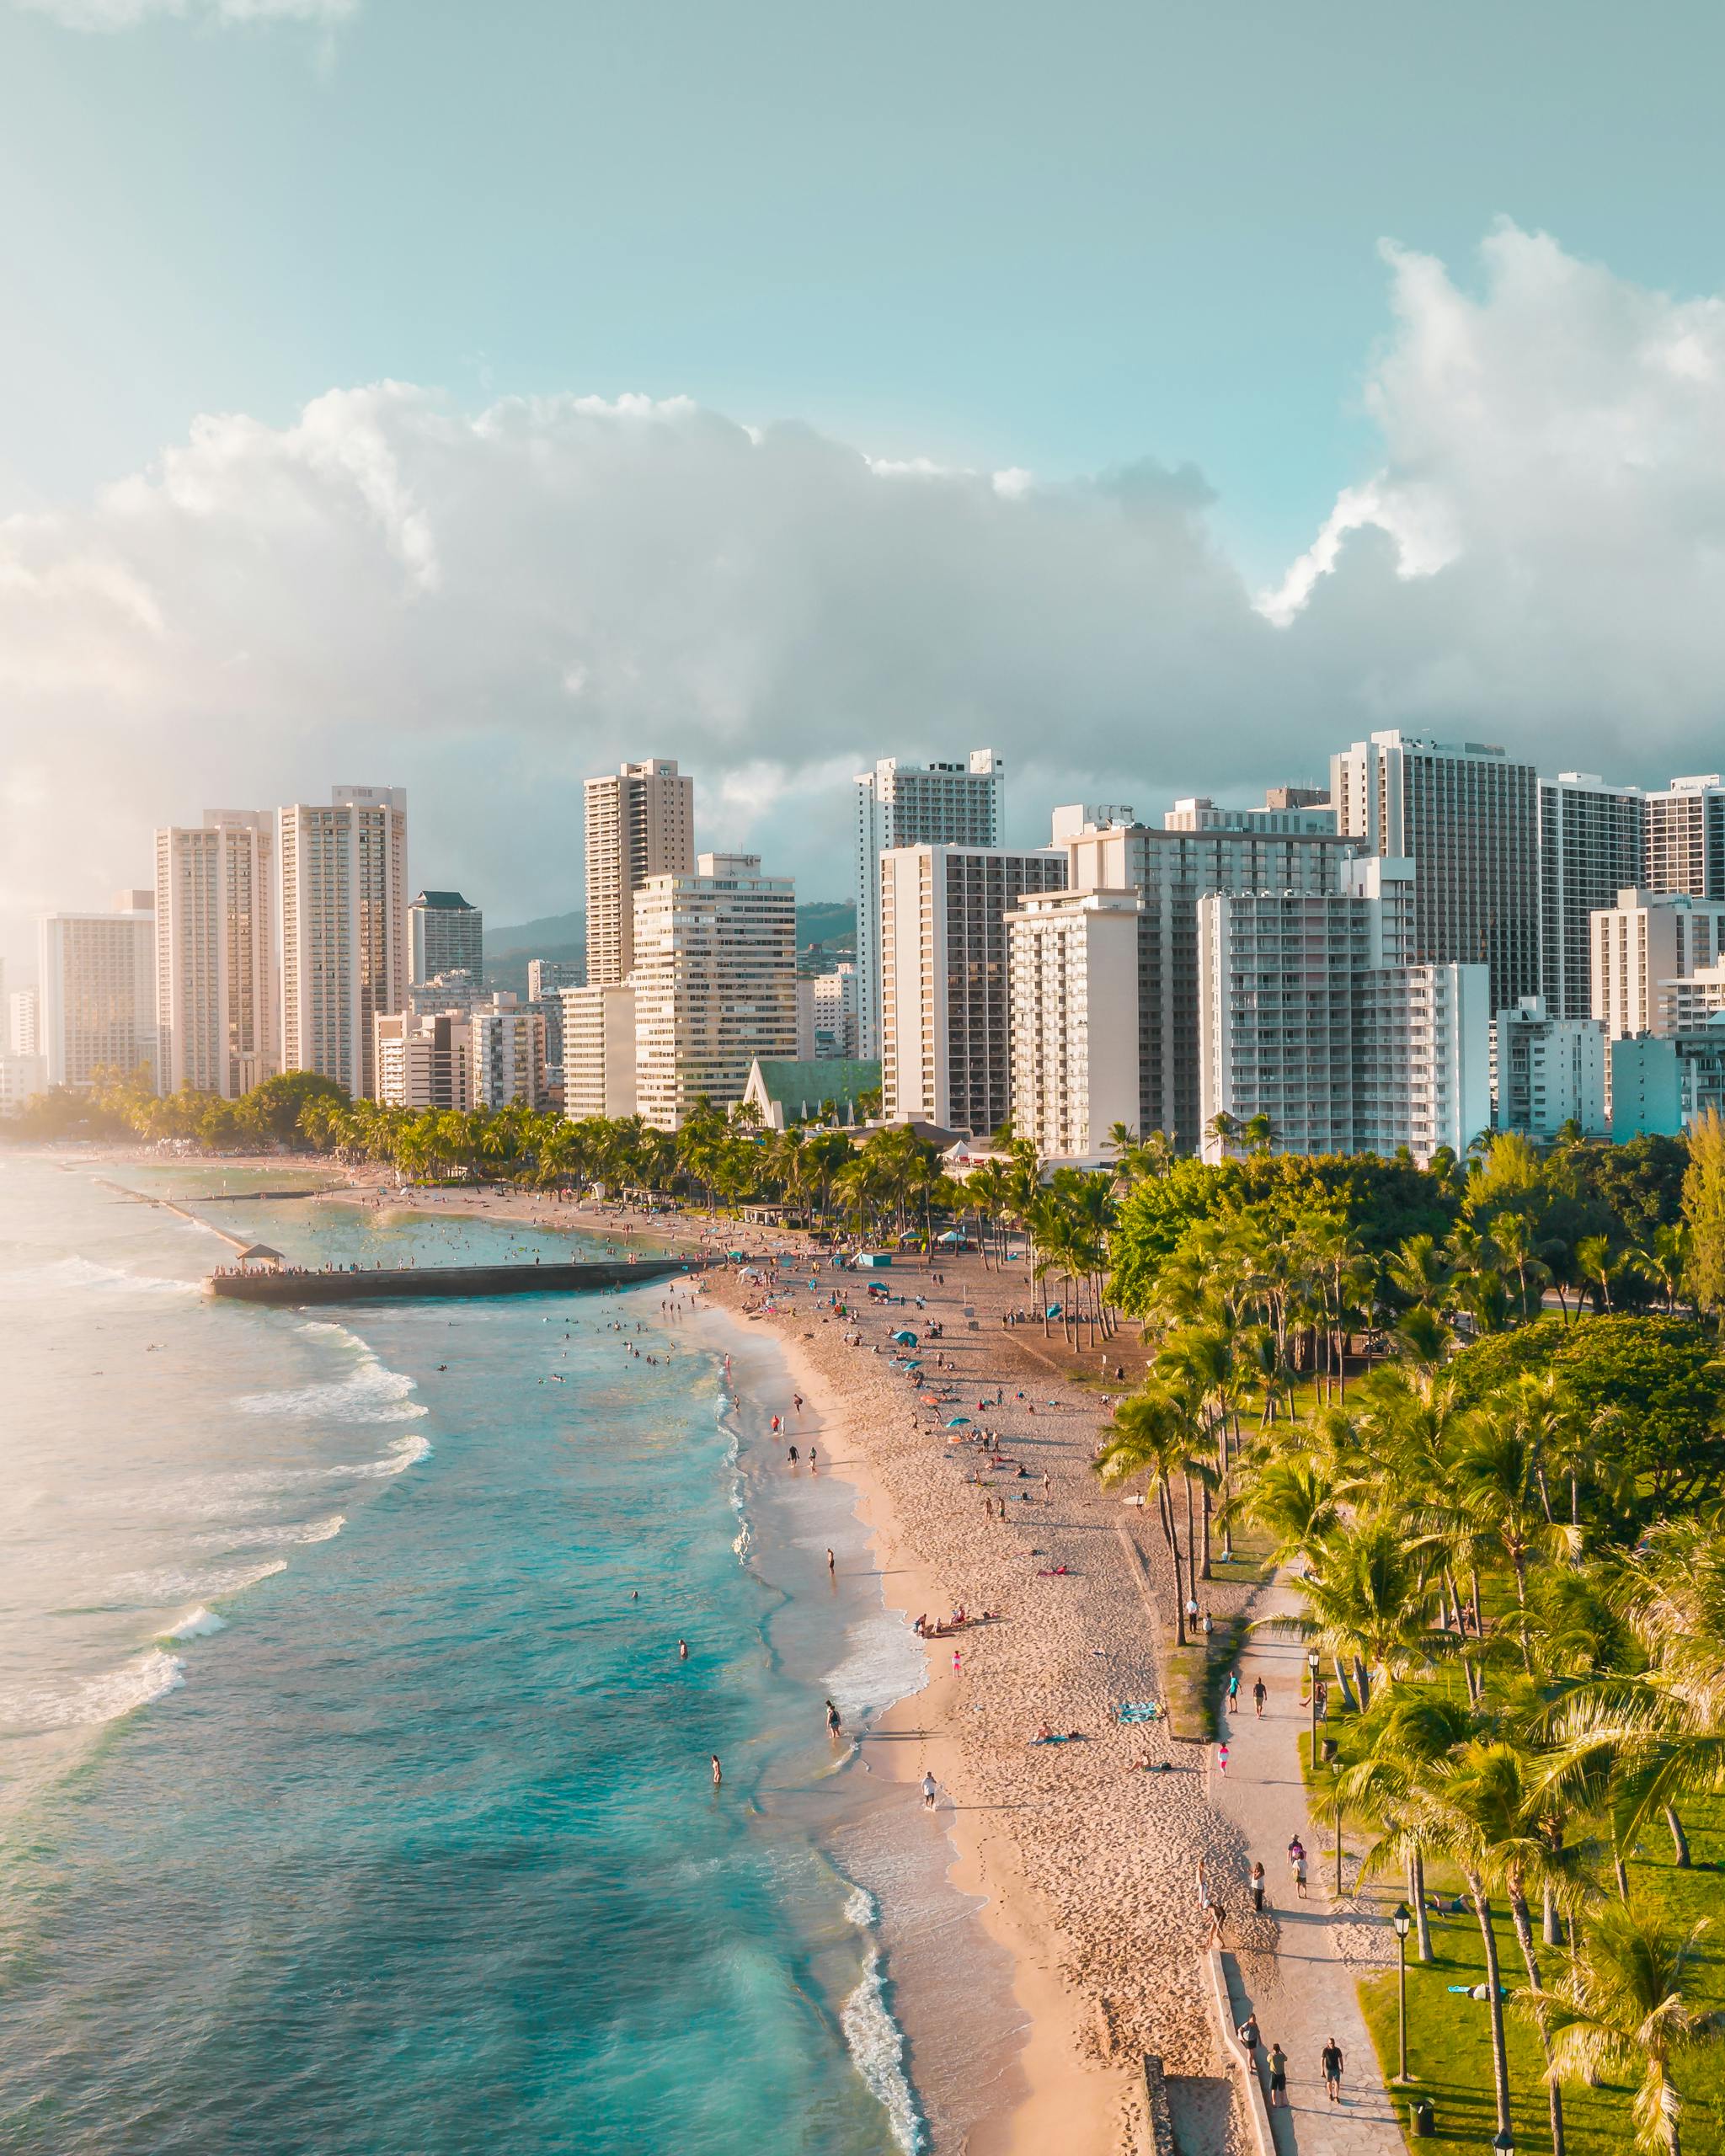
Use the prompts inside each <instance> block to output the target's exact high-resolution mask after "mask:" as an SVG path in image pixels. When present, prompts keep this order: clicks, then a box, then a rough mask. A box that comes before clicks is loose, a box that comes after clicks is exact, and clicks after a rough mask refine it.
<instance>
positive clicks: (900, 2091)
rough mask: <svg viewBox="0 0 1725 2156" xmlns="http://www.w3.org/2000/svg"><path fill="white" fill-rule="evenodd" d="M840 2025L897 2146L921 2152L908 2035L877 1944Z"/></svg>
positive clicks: (912, 2154) (910, 2154) (907, 2152)
mask: <svg viewBox="0 0 1725 2156" xmlns="http://www.w3.org/2000/svg"><path fill="white" fill-rule="evenodd" d="M858 1891H859V1892H860V1889H859V1890H858ZM848 1913H849V1911H848V1909H847V1910H846V1914H848ZM839 2025H840V2026H841V2028H842V2029H843V2031H844V2032H845V2041H846V2044H847V2045H848V2046H849V2047H850V2052H851V2063H852V2065H853V2066H854V2067H855V2068H856V2069H857V2073H858V2074H859V2075H860V2076H861V2078H862V2081H863V2086H864V2088H866V2089H868V2093H869V2094H870V2095H872V2096H873V2098H874V2099H875V2100H876V2102H877V2103H879V2105H880V2107H881V2109H882V2110H883V2111H884V2112H885V2113H886V2116H887V2124H888V2126H889V2128H890V2129H891V2132H892V2137H893V2141H894V2143H895V2146H896V2147H898V2148H900V2149H902V2150H903V2151H904V2156H917V2151H918V2150H919V2149H921V2148H923V2147H924V2146H925V2145H926V2137H925V2134H924V2132H923V2125H922V2118H921V2113H920V2112H919V2111H917V2108H916V2097H915V2095H913V2094H912V2092H911V2083H910V2079H909V2077H908V2076H907V2075H906V2073H905V2034H904V2031H903V2030H901V2029H900V2026H899V2025H898V2023H897V2022H896V2021H895V2020H894V2019H893V2017H892V2014H891V2012H890V2010H889V2008H888V2006H887V2003H886V1979H885V1977H884V1973H883V1972H882V1969H881V1961H880V1950H879V1948H878V1947H876V1946H873V1945H871V1946H870V1948H869V1950H868V1960H867V1961H865V1962H864V1963H863V1976H862V1980H861V1982H860V1983H858V1984H857V1988H856V1989H855V1991H853V1992H852V1993H851V1996H850V1997H849V1998H848V1999H846V2001H845V2004H844V2008H843V2010H842V2011H841V2014H840V2015H839Z"/></svg>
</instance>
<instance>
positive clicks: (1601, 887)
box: [1513, 771, 1646, 1020]
mask: <svg viewBox="0 0 1725 2156" xmlns="http://www.w3.org/2000/svg"><path fill="white" fill-rule="evenodd" d="M1539 809H1540V979H1541V995H1542V997H1543V999H1544V1004H1545V1009H1546V1012H1547V1014H1548V1016H1549V1017H1550V1018H1551V1019H1554V1020H1563V1019H1572V1018H1586V1017H1589V1015H1590V1013H1591V1012H1592V1010H1593V985H1592V984H1593V931H1592V927H1591V921H1592V917H1593V915H1594V913H1596V912H1597V911H1598V910H1599V908H1600V907H1601V906H1610V905H1615V903H1616V898H1617V894H1618V893H1619V892H1620V891H1621V890H1623V889H1626V887H1627V886H1629V885H1631V884H1632V883H1635V881H1636V879H1637V878H1638V877H1639V875H1640V874H1641V867H1640V863H1641V860H1642V852H1643V850H1644V846H1645V842H1646V830H1645V825H1646V810H1645V804H1644V799H1643V796H1642V792H1641V789H1640V788H1639V787H1633V786H1607V785H1606V783H1605V781H1604V779H1602V778H1599V777H1597V776H1595V775H1594V773H1592V772H1590V771H1560V772H1559V773H1558V774H1557V777H1556V778H1542V779H1541V781H1540V786H1539ZM1525 1000H1526V999H1525V997H1524V998H1522V999H1520V1000H1519V1001H1525ZM1513 1007H1515V1008H1519V1002H1518V1004H1517V1005H1516V1006H1513Z"/></svg>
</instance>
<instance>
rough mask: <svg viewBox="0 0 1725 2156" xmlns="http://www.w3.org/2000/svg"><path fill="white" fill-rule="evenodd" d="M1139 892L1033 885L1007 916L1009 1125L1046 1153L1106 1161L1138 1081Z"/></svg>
mask: <svg viewBox="0 0 1725 2156" xmlns="http://www.w3.org/2000/svg"><path fill="white" fill-rule="evenodd" d="M1143 904H1144V901H1143V900H1142V899H1140V896H1139V895H1138V894H1137V892H1136V891H1108V890H1094V889H1092V890H1082V891H1066V890H1043V891H1026V892H1025V893H1024V894H1023V897H1022V898H1021V899H1020V900H1019V902H1018V905H1017V906H1016V907H1015V908H1014V910H1012V912H1011V913H1010V914H1008V915H1007V953H1008V956H1007V964H1008V968H1009V969H1010V978H1011V1001H1012V1129H1013V1131H1014V1132H1015V1134H1017V1136H1018V1137H1019V1138H1021V1139H1025V1140H1026V1141H1027V1142H1028V1143H1029V1144H1030V1145H1033V1146H1034V1147H1035V1148H1036V1152H1037V1156H1038V1158H1039V1159H1040V1160H1043V1161H1052V1162H1056V1163H1062V1164H1066V1163H1070V1164H1073V1165H1076V1166H1089V1167H1099V1166H1101V1165H1102V1164H1103V1161H1106V1160H1107V1159H1108V1133H1109V1132H1110V1130H1111V1129H1113V1128H1114V1124H1115V1123H1124V1124H1125V1125H1126V1126H1127V1128H1128V1129H1132V1128H1133V1127H1134V1120H1135V1116H1136V1114H1137V1112H1138V1086H1139V1066H1140V1059H1139V1010H1138V990H1139V952H1140V942H1139V934H1138V922H1139V915H1140V911H1141V910H1142V907H1143Z"/></svg>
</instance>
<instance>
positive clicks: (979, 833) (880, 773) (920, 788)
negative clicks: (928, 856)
mask: <svg viewBox="0 0 1725 2156" xmlns="http://www.w3.org/2000/svg"><path fill="white" fill-rule="evenodd" d="M855 784H856V789H857V883H856V889H857V986H858V998H859V1001H858V1010H857V1053H858V1054H860V1055H862V1056H863V1057H864V1058H866V1059H869V1060H871V1061H873V1060H874V1059H878V1058H879V1054H880V997H881V980H880V961H881V944H880V857H881V855H882V854H883V853H884V852H886V851H888V849H889V848H890V847H893V846H998V845H999V844H1000V842H1001V799H1002V795H1003V793H1004V791H1005V787H1006V766H1005V765H1004V764H1003V763H1002V762H1001V759H1000V758H999V757H998V756H997V755H996V754H995V753H994V751H993V750H992V749H974V750H972V751H971V752H970V756H969V761H968V762H966V763H962V764H959V763H942V764H911V763H905V762H904V761H903V760H901V759H900V758H899V757H897V756H884V757H883V758H882V759H881V760H880V761H879V763H877V764H876V765H875V766H874V768H873V770H872V771H859V772H858V773H857V777H856V781H855Z"/></svg>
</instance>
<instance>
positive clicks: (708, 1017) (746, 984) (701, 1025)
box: [565, 853, 797, 1130]
mask: <svg viewBox="0 0 1725 2156" xmlns="http://www.w3.org/2000/svg"><path fill="white" fill-rule="evenodd" d="M633 941H634V969H633V974H632V976H631V978H632V979H633V984H634V990H635V1080H636V1094H637V1099H638V1108H639V1113H641V1114H642V1115H643V1116H644V1117H645V1118H646V1119H647V1121H648V1122H649V1123H652V1124H654V1126H655V1127H656V1128H657V1129H660V1130H676V1129H679V1128H680V1127H681V1123H682V1122H683V1120H684V1118H685V1117H686V1115H687V1114H688V1113H689V1111H690V1110H691V1109H692V1107H695V1105H696V1103H697V1102H699V1101H702V1100H703V1099H704V1100H705V1101H706V1102H708V1103H709V1105H711V1106H712V1107H717V1108H729V1107H730V1106H731V1105H732V1103H733V1102H737V1101H740V1100H741V1098H742V1097H743V1091H744V1088H745V1086H747V1084H748V1082H749V1070H750V1065H752V1064H753V1063H754V1061H755V1059H756V1057H757V1056H760V1057H762V1058H778V1059H782V1060H787V1061H793V1060H794V1059H795V1057H796V1049H797V900H796V892H795V889H794V887H793V884H792V883H791V880H790V878H788V877H785V876H763V875H762V874H761V857H760V856H759V855H758V854H753V853H703V854H702V855H701V856H700V857H699V859H698V860H697V863H696V873H694V874H693V875H662V876H649V878H647V880H646V882H645V883H643V884H642V886H641V888H640V889H639V890H638V892H637V893H636V894H635V918H634V938H633ZM565 1054H567V1043H566V1044H565Z"/></svg>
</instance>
